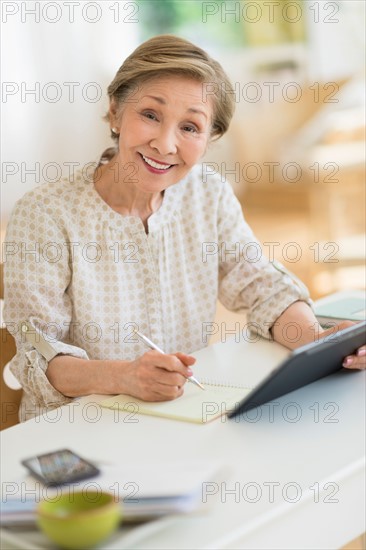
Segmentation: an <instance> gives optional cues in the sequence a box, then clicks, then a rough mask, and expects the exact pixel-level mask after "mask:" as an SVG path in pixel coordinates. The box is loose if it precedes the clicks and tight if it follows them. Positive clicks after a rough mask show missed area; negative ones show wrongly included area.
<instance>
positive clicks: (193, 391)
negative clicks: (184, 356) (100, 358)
mask: <svg viewBox="0 0 366 550" xmlns="http://www.w3.org/2000/svg"><path fill="white" fill-rule="evenodd" d="M201 382H202V384H203V385H204V386H205V390H201V389H200V388H198V387H197V386H195V385H194V384H191V383H189V382H188V383H187V384H185V388H184V394H183V395H182V396H181V397H178V398H177V399H174V400H173V401H162V402H160V401H159V402H153V403H151V402H147V401H141V400H140V399H137V398H135V397H131V396H130V395H116V396H114V397H110V398H108V399H105V400H104V401H102V402H101V403H100V405H101V406H102V407H106V408H109V409H117V410H120V411H125V412H134V413H140V414H147V415H150V416H162V417H165V418H171V419H174V420H183V421H185V422H195V423H197V424H205V423H206V422H210V421H211V420H214V419H215V418H219V417H220V416H222V415H224V414H226V413H227V412H229V411H230V410H232V409H233V408H234V407H235V405H236V404H237V403H239V402H240V401H241V400H242V399H243V398H244V397H245V396H246V395H247V394H248V393H249V392H250V391H251V388H247V387H237V386H236V387H233V386H226V385H222V384H218V385H212V383H211V384H210V382H209V383H207V382H205V381H204V380H201Z"/></svg>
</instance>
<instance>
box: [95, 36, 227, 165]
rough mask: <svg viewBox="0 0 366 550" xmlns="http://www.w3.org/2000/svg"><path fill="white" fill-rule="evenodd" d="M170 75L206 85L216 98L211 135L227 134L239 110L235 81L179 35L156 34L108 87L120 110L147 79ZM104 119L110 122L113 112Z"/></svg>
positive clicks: (106, 157) (112, 151) (107, 157)
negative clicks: (237, 109)
mask: <svg viewBox="0 0 366 550" xmlns="http://www.w3.org/2000/svg"><path fill="white" fill-rule="evenodd" d="M170 75H174V76H185V77H188V78H192V79H194V80H197V81H199V82H202V83H203V84H206V86H207V88H206V96H210V97H212V99H213V111H214V112H213V121H212V129H211V137H212V138H215V139H218V138H220V137H221V136H222V135H223V134H225V132H226V131H227V130H228V128H229V124H230V121H231V119H232V116H233V114H234V110H235V101H234V90H233V87H232V84H231V82H230V80H229V78H228V76H227V75H226V73H225V71H224V70H223V68H222V67H221V65H220V63H218V62H217V61H215V60H214V59H212V58H211V57H210V56H209V55H208V54H207V53H206V52H205V51H204V50H202V49H201V48H199V47H198V46H195V45H194V44H192V43H191V42H189V41H188V40H185V39H183V38H179V37H178V36H174V35H170V34H164V35H159V36H155V37H154V38H150V40H147V41H146V42H144V43H143V44H141V45H140V46H139V47H138V48H136V50H135V51H134V52H132V54H131V55H129V56H128V57H127V59H126V60H125V61H124V62H123V64H122V65H121V67H120V68H119V69H118V71H117V73H116V76H115V77H114V79H113V81H112V82H111V83H110V85H109V86H108V96H109V100H110V101H112V100H114V101H115V103H116V108H117V111H118V110H119V109H120V108H121V107H122V106H123V103H124V102H125V101H126V99H127V98H128V97H129V96H130V95H131V94H133V92H134V91H136V90H137V89H138V86H139V85H141V84H142V83H143V82H146V81H147V80H151V79H153V78H154V79H155V78H158V77H160V76H161V77H163V76H170ZM104 118H105V120H107V121H109V112H108V113H107V114H106V115H105V117H104ZM111 137H112V139H113V140H114V141H115V143H116V145H117V144H118V135H117V134H115V133H114V132H113V131H112V132H111ZM116 152H117V149H116V148H114V147H111V148H109V149H107V150H106V151H105V152H104V153H103V155H102V157H101V162H100V163H103V161H104V162H105V161H108V160H110V158H112V157H113V155H114V154H115V153H116Z"/></svg>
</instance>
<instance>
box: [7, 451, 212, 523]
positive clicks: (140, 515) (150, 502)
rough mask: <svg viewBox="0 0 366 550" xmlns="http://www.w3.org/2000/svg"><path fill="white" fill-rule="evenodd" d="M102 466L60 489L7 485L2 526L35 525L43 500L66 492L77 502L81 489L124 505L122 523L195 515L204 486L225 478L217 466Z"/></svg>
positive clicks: (27, 482)
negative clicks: (101, 493) (94, 474)
mask: <svg viewBox="0 0 366 550" xmlns="http://www.w3.org/2000/svg"><path fill="white" fill-rule="evenodd" d="M99 467H100V469H101V475H100V476H98V477H95V478H93V479H90V480H83V481H80V482H76V483H71V484H67V485H62V486H58V487H45V486H44V485H43V484H42V483H40V482H39V481H36V480H35V479H34V478H32V477H30V476H28V477H24V478H23V479H21V480H17V481H16V482H14V483H3V484H2V486H3V493H2V498H1V508H0V523H1V525H3V526H10V525H15V524H22V525H26V524H33V523H34V522H35V513H36V508H37V505H38V503H39V502H40V500H41V499H42V498H47V499H56V498H57V496H58V495H61V494H69V495H70V498H72V495H73V493H74V492H76V491H85V492H86V494H87V492H88V490H89V491H95V490H96V489H98V490H101V491H107V492H109V493H111V494H113V495H114V496H115V499H116V500H119V501H120V502H121V508H122V510H121V511H122V513H121V516H122V520H128V521H140V520H141V519H145V518H151V517H159V516H163V515H166V514H177V513H187V512H193V511H196V510H198V509H199V508H200V507H201V505H202V491H203V487H204V483H212V482H213V481H216V480H218V478H219V477H221V475H222V467H221V466H220V465H219V464H218V463H215V462H213V463H212V464H207V462H201V461H191V462H187V461H185V462H184V463H183V462H182V463H174V464H172V463H166V464H164V463H159V464H155V465H154V464H148V465H147V464H145V465H144V467H143V468H142V467H141V466H137V465H135V464H124V465H123V466H99ZM15 487H17V488H18V491H17V492H16V491H15V490H14V488H15ZM6 491H8V493H7V492H6Z"/></svg>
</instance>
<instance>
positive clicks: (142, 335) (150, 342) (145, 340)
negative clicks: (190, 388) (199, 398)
mask: <svg viewBox="0 0 366 550" xmlns="http://www.w3.org/2000/svg"><path fill="white" fill-rule="evenodd" d="M134 332H135V334H136V335H137V336H138V337H139V338H141V340H143V341H144V342H145V344H147V345H148V346H149V348H151V349H154V350H155V351H158V352H159V353H162V354H164V355H165V351H163V350H162V349H160V348H159V346H157V345H156V344H154V342H152V341H151V340H150V339H149V338H148V337H147V336H145V335H144V334H142V333H141V332H139V331H138V330H136V329H135V331H134ZM187 380H189V381H190V382H192V383H193V384H196V386H198V387H199V388H201V390H204V389H205V388H204V386H202V384H201V383H200V382H198V380H197V378H195V377H194V376H189V377H188V378H187Z"/></svg>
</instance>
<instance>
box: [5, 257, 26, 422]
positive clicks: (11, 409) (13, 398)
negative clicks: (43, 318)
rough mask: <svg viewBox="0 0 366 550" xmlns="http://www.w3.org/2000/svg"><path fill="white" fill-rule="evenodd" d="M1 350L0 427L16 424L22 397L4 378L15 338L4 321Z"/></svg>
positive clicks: (14, 351)
mask: <svg viewBox="0 0 366 550" xmlns="http://www.w3.org/2000/svg"><path fill="white" fill-rule="evenodd" d="M0 299H1V301H2V300H3V299H4V283H3V264H0ZM0 330H1V351H0V367H1V386H0V402H1V414H0V429H1V430H3V429H5V428H10V427H11V426H14V425H15V424H18V422H19V419H18V409H19V404H20V400H21V397H22V390H13V389H12V388H10V387H9V386H8V385H7V384H6V382H5V380H4V368H5V366H6V365H7V363H8V362H9V361H10V359H11V358H12V357H13V356H14V355H15V353H16V345H15V340H14V338H13V337H12V335H11V334H10V333H9V331H8V330H7V329H6V328H5V325H4V323H3V322H2V323H1V329H0Z"/></svg>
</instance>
